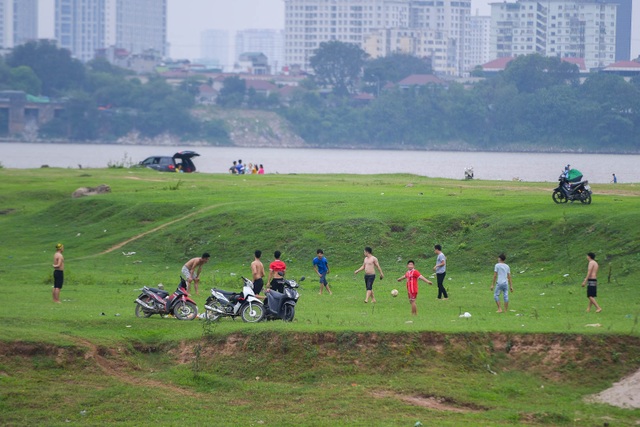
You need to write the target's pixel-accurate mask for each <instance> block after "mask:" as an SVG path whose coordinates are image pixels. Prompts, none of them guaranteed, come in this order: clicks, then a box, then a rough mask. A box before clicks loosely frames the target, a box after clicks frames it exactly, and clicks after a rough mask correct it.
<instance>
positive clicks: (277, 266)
mask: <svg viewBox="0 0 640 427" xmlns="http://www.w3.org/2000/svg"><path fill="white" fill-rule="evenodd" d="M269 270H271V271H276V272H278V273H284V272H285V271H286V270H287V264H285V263H284V261H280V260H279V259H277V260H275V261H273V262H272V263H271V264H269Z"/></svg>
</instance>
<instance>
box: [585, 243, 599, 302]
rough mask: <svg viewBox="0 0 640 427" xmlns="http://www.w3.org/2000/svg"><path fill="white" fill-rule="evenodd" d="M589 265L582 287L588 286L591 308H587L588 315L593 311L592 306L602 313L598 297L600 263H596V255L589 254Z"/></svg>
mask: <svg viewBox="0 0 640 427" xmlns="http://www.w3.org/2000/svg"><path fill="white" fill-rule="evenodd" d="M587 259H588V260H589V264H588V265H587V277H585V278H584V280H583V282H582V287H583V288H584V286H585V285H586V286H587V298H588V299H589V306H588V307H587V313H588V312H590V311H591V306H594V307H595V308H596V313H600V312H601V311H602V308H600V306H599V305H598V302H597V301H596V297H597V296H598V268H599V266H598V263H597V262H596V254H594V253H593V252H589V253H588V254H587Z"/></svg>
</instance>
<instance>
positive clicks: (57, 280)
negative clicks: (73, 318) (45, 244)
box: [53, 243, 64, 304]
mask: <svg viewBox="0 0 640 427" xmlns="http://www.w3.org/2000/svg"><path fill="white" fill-rule="evenodd" d="M62 252H64V245H63V244H62V243H58V244H57V245H56V253H55V254H54V255H53V302H55V303H56V304H60V290H61V289H62V285H63V284H64V256H62Z"/></svg>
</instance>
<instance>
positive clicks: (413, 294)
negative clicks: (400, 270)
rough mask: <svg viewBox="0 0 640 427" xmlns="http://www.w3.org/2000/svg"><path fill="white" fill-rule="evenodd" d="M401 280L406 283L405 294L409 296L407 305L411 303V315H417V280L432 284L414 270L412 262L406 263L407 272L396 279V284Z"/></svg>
mask: <svg viewBox="0 0 640 427" xmlns="http://www.w3.org/2000/svg"><path fill="white" fill-rule="evenodd" d="M403 280H406V281H407V294H408V295H409V303H411V314H412V315H413V316H416V315H417V314H418V307H416V298H418V280H422V281H423V282H426V283H428V284H430V285H433V282H432V281H430V280H429V279H427V278H426V277H424V276H423V275H422V274H420V272H419V271H418V270H416V269H415V263H414V262H413V261H412V260H409V261H408V262H407V272H406V273H405V274H404V276H402V277H398V282H401V281H403Z"/></svg>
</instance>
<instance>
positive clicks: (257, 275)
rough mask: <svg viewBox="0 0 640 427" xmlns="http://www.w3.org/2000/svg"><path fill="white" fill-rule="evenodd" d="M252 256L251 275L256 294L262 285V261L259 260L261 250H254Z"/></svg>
mask: <svg viewBox="0 0 640 427" xmlns="http://www.w3.org/2000/svg"><path fill="white" fill-rule="evenodd" d="M254 256H255V258H254V260H253V262H252V263H251V275H252V276H253V292H254V293H255V294H256V295H258V294H259V293H260V292H261V291H262V287H263V286H264V280H263V277H264V265H262V261H260V257H261V256H262V251H256V252H255V253H254Z"/></svg>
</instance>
